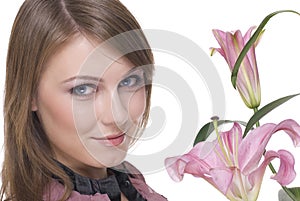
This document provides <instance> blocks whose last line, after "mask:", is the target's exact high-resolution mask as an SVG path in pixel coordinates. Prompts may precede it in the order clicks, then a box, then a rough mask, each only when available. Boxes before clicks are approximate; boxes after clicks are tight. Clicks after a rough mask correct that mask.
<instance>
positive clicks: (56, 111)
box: [38, 92, 75, 136]
mask: <svg viewBox="0 0 300 201" xmlns="http://www.w3.org/2000/svg"><path fill="white" fill-rule="evenodd" d="M38 102H39V103H38V113H39V116H40V118H41V120H42V123H43V126H44V128H45V130H46V133H47V135H54V136H55V135H59V133H62V132H63V133H64V135H71V134H72V133H74V131H75V126H74V119H73V113H72V104H71V103H70V101H69V99H68V98H67V97H64V96H60V95H58V94H52V93H51V92H49V93H47V94H46V93H42V94H41V95H40V97H39V101H38Z"/></svg>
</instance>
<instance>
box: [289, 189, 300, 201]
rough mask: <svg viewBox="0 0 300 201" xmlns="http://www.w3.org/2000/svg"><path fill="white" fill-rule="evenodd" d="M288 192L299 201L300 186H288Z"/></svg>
mask: <svg viewBox="0 0 300 201" xmlns="http://www.w3.org/2000/svg"><path fill="white" fill-rule="evenodd" d="M288 189H289V190H290V192H291V193H292V194H293V195H294V196H295V198H296V200H297V201H300V187H294V188H288Z"/></svg>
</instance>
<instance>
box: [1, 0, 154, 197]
mask: <svg viewBox="0 0 300 201" xmlns="http://www.w3.org/2000/svg"><path fill="white" fill-rule="evenodd" d="M140 29H141V28H140V25H139V24H138V22H137V21H136V20H135V18H134V17H133V16H132V14H131V13H130V12H129V11H128V10H127V9H126V7H124V5H122V3H121V2H120V1H118V0H26V1H25V2H24V3H23V5H22V6H21V8H20V10H19V12H18V14H17V16H16V19H15V21H14V24H13V27H12V31H11V36H10V42H9V48H8V54H7V63H6V81H5V98H4V162H3V169H2V187H1V200H3V199H4V197H6V200H14V201H40V200H42V196H43V193H44V191H45V187H46V186H47V185H48V184H49V183H50V182H51V180H52V176H53V175H55V176H57V177H59V178H60V180H61V181H62V183H63V184H64V187H65V193H64V195H63V197H62V198H61V200H66V199H67V198H68V197H69V196H70V194H71V191H72V187H73V186H72V183H71V182H70V180H69V178H68V176H67V175H66V174H65V173H64V171H62V170H61V169H60V168H59V167H58V166H57V164H56V163H55V161H54V160H53V156H54V155H53V151H52V149H51V146H50V143H49V140H48V138H47V135H46V134H45V132H44V130H43V128H42V126H41V123H40V121H39V119H38V117H37V115H36V113H35V112H33V111H32V110H31V105H32V101H33V97H35V96H36V94H37V89H38V85H39V80H40V77H41V75H42V73H43V71H44V66H45V63H46V62H47V60H48V59H49V57H50V56H51V55H53V54H54V53H55V51H56V50H57V49H58V48H60V47H61V46H62V45H63V44H65V43H67V42H68V40H70V39H71V38H72V36H74V35H75V34H82V35H84V36H86V37H90V38H92V39H96V40H97V39H99V41H105V40H107V39H109V38H111V37H113V36H116V35H118V34H120V33H124V32H127V31H131V30H140ZM129 40H131V41H129V43H130V42H132V44H135V43H140V42H141V41H142V42H143V43H145V44H147V45H148V43H147V41H146V38H145V37H144V35H143V34H141V35H140V37H132V38H131V39H129ZM126 57H127V58H128V59H129V61H131V62H132V63H133V64H134V65H150V67H149V73H148V76H149V79H151V77H152V71H153V65H152V64H153V55H152V52H151V50H150V48H144V49H143V50H140V51H135V52H131V53H129V54H127V55H126ZM146 94H147V99H146V109H145V112H144V114H143V119H142V123H141V126H142V127H144V126H145V125H146V122H147V119H148V115H149V107H150V95H151V82H150V83H148V84H147V85H146Z"/></svg>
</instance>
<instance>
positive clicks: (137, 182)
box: [43, 162, 167, 201]
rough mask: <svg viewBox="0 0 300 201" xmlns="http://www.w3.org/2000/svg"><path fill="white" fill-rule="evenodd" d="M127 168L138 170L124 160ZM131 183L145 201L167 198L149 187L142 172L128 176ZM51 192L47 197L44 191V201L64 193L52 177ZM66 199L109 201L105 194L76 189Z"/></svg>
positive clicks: (62, 187) (52, 200)
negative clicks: (91, 193) (80, 191)
mask: <svg viewBox="0 0 300 201" xmlns="http://www.w3.org/2000/svg"><path fill="white" fill-rule="evenodd" d="M125 164H126V167H127V169H128V170H129V171H130V172H135V173H136V172H137V171H138V170H137V169H136V168H135V167H134V166H132V165H131V164H130V163H128V162H125ZM129 180H130V181H131V183H132V185H133V186H134V187H135V188H136V190H137V191H138V192H139V193H140V194H141V195H142V196H143V197H144V198H145V199H146V200H147V201H166V200H167V199H166V198H165V197H164V196H162V195H160V194H158V193H156V192H155V191H154V190H153V189H152V188H150V187H149V186H148V185H147V184H146V182H145V179H144V177H143V175H142V174H137V176H136V177H134V178H132V177H129ZM49 190H50V192H51V197H50V198H48V196H47V195H48V194H49V193H47V192H46V193H45V194H44V196H43V200H44V201H58V200H59V199H60V198H61V197H62V195H63V194H64V186H63V185H62V184H61V183H59V182H58V181H57V180H55V179H53V182H51V184H50V188H49ZM67 201H110V199H109V197H108V195H107V194H100V193H96V194H94V195H83V194H80V193H79V192H77V191H72V193H71V196H70V197H69V198H68V199H67Z"/></svg>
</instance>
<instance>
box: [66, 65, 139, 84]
mask: <svg viewBox="0 0 300 201" xmlns="http://www.w3.org/2000/svg"><path fill="white" fill-rule="evenodd" d="M138 70H143V68H142V67H141V66H138V67H133V68H132V69H130V70H129V71H127V72H126V73H125V75H124V76H123V77H125V76H127V75H128V74H130V73H132V72H135V71H138ZM77 79H79V80H92V81H96V82H102V79H101V78H100V79H99V78H98V77H93V76H90V75H78V76H74V77H70V78H68V79H66V80H64V81H62V83H67V82H71V81H74V80H77Z"/></svg>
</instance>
